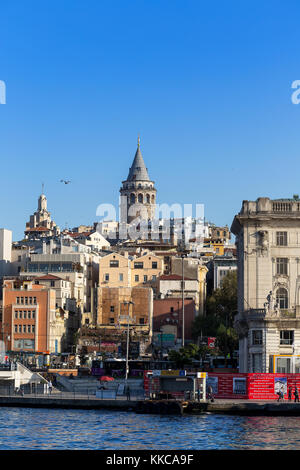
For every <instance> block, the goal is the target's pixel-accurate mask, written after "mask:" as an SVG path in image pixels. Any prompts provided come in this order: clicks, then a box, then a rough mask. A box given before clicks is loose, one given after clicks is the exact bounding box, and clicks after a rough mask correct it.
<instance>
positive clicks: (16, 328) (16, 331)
mask: <svg viewBox="0 0 300 470" xmlns="http://www.w3.org/2000/svg"><path fill="white" fill-rule="evenodd" d="M15 333H18V325H15Z"/></svg>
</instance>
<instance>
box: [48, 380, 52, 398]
mask: <svg viewBox="0 0 300 470" xmlns="http://www.w3.org/2000/svg"><path fill="white" fill-rule="evenodd" d="M48 388H49V395H51V392H52V382H51V380H49V383H48Z"/></svg>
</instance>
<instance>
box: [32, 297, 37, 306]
mask: <svg viewBox="0 0 300 470" xmlns="http://www.w3.org/2000/svg"><path fill="white" fill-rule="evenodd" d="M33 303H34V304H35V305H36V297H33Z"/></svg>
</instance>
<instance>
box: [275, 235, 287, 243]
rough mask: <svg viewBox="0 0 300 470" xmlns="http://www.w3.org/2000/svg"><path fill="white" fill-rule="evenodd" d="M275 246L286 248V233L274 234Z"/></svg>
mask: <svg viewBox="0 0 300 470" xmlns="http://www.w3.org/2000/svg"><path fill="white" fill-rule="evenodd" d="M276 245H277V246H287V232H276Z"/></svg>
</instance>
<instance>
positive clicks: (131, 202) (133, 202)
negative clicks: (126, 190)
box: [130, 193, 135, 204]
mask: <svg viewBox="0 0 300 470" xmlns="http://www.w3.org/2000/svg"><path fill="white" fill-rule="evenodd" d="M130 204H135V195H134V194H133V193H131V194H130Z"/></svg>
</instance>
